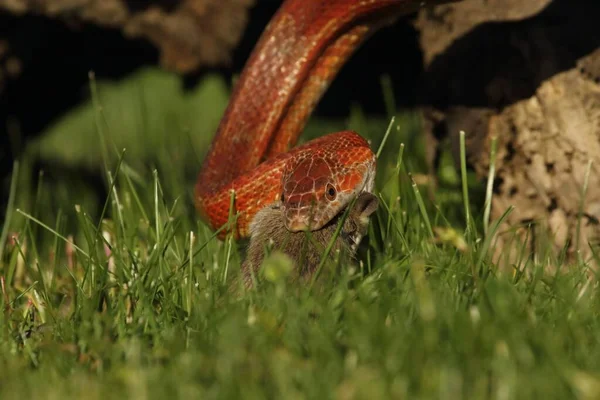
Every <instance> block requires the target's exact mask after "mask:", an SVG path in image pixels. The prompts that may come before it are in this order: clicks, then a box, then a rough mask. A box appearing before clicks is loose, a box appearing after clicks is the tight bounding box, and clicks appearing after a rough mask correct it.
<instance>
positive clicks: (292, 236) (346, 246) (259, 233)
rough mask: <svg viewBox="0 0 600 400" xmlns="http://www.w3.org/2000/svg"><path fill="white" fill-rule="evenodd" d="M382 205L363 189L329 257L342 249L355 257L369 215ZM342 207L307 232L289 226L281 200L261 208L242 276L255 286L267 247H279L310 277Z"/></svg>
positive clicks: (253, 224)
mask: <svg viewBox="0 0 600 400" xmlns="http://www.w3.org/2000/svg"><path fill="white" fill-rule="evenodd" d="M378 205H379V201H378V199H377V197H376V196H375V195H373V194H371V193H368V192H364V193H361V194H360V195H359V196H358V198H357V199H356V201H355V203H354V205H353V206H352V210H351V211H350V213H349V214H348V217H347V218H346V220H345V221H344V224H343V226H342V229H341V231H340V234H339V236H338V237H337V238H336V240H335V242H334V245H333V247H332V249H331V251H330V253H329V257H330V258H333V256H334V255H335V254H336V253H337V252H338V251H340V252H341V253H342V254H343V255H344V256H346V257H348V259H352V258H353V257H354V254H355V252H356V249H357V247H358V244H359V242H360V240H361V239H362V237H363V236H364V235H365V234H366V233H367V230H368V227H369V218H370V216H371V215H372V214H373V213H374V212H375V210H376V209H377V207H378ZM343 214H344V212H343V211H342V212H341V213H340V214H338V215H337V216H336V217H335V218H334V219H333V220H331V221H330V222H329V223H328V224H327V225H325V226H324V227H323V228H321V229H319V230H316V231H312V232H310V233H308V232H290V231H288V230H287V229H286V227H285V225H284V222H283V216H282V214H281V210H280V208H279V205H278V204H273V205H271V206H268V207H265V208H264V209H262V210H261V211H259V212H258V213H257V214H256V216H255V217H254V219H253V220H252V222H251V224H250V243H249V245H248V250H247V253H246V259H245V260H244V262H243V264H242V276H243V279H244V284H245V286H246V287H252V285H253V276H252V275H254V277H256V278H258V276H259V271H260V266H261V264H262V261H263V259H264V257H265V250H267V249H268V250H267V251H273V250H280V251H282V252H284V253H285V254H287V255H288V256H289V257H290V258H291V259H292V260H293V262H294V264H295V268H296V270H295V275H296V276H300V277H301V278H310V277H311V276H312V274H313V273H314V272H315V271H316V269H317V267H318V266H319V264H320V262H321V257H322V255H323V254H324V252H325V249H326V248H327V246H328V245H329V242H330V240H331V239H332V237H333V236H334V234H335V231H336V229H337V227H338V222H339V221H340V218H341V217H342V215H343Z"/></svg>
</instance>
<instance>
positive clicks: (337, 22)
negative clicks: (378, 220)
mask: <svg viewBox="0 0 600 400" xmlns="http://www.w3.org/2000/svg"><path fill="white" fill-rule="evenodd" d="M442 1H443V0H442ZM438 2H439V1H438ZM421 5H423V1H416V0H286V1H284V3H283V4H282V5H281V7H280V8H279V10H278V11H277V13H276V14H275V16H274V17H273V18H272V20H271V21H270V23H269V24H268V26H267V27H266V29H265V31H264V32H263V34H262V36H261V38H260V40H259V42H258V43H257V45H256V47H255V48H254V50H253V52H252V54H251V56H250V58H249V60H248V61H247V63H246V66H245V67H244V70H243V71H242V74H241V75H240V78H239V80H238V82H237V84H236V86H235V88H234V91H233V93H232V97H231V100H230V102H229V105H228V107H227V109H226V111H225V114H224V116H223V119H222V120H221V123H220V125H219V128H218V130H217V133H216V135H215V137H214V139H213V141H212V144H211V147H210V149H209V151H208V154H207V156H206V158H205V160H204V163H203V165H202V168H201V170H200V173H199V176H198V180H197V184H196V207H197V209H198V211H199V212H200V214H201V215H202V216H203V217H204V219H205V220H207V221H208V223H209V224H210V226H211V227H212V228H213V229H219V228H221V227H222V226H223V225H224V224H226V223H227V221H228V219H229V215H230V208H231V207H230V204H231V203H230V202H231V198H232V197H231V196H232V190H233V193H234V200H235V203H234V206H235V209H234V212H236V213H239V215H238V218H237V222H236V228H235V230H234V231H233V233H234V236H235V237H236V238H240V237H242V238H243V237H247V236H248V235H249V224H250V222H251V221H252V218H253V217H254V215H255V214H256V213H257V212H258V211H259V210H260V209H261V208H263V207H265V206H267V205H269V204H272V203H274V202H280V203H281V205H282V209H283V215H284V219H285V223H286V227H288V229H290V230H291V231H299V230H302V229H307V228H308V229H313V230H314V229H319V228H320V227H322V226H323V225H324V224H325V223H327V222H328V221H329V220H330V219H331V218H332V217H333V216H334V215H335V214H337V213H338V212H339V211H341V210H342V209H343V208H344V207H345V206H346V205H347V204H348V202H349V201H350V200H351V199H352V197H353V196H354V195H356V194H358V193H360V192H361V191H364V190H366V191H371V190H372V188H373V181H374V175H375V155H374V154H373V152H372V151H371V149H370V148H369V145H368V143H367V141H366V140H364V139H363V138H362V137H360V136H359V135H358V134H357V133H355V132H352V131H344V132H337V133H333V134H329V135H325V136H323V137H320V138H318V139H315V140H313V141H310V142H308V143H306V144H304V145H302V146H298V147H295V148H292V147H293V146H294V145H295V144H296V142H297V140H298V137H299V135H300V133H301V131H302V129H303V128H304V126H305V124H306V121H307V119H308V117H309V116H310V113H311V112H312V110H313V109H314V107H315V106H316V104H317V102H318V101H319V99H320V98H321V96H322V95H323V93H324V92H325V90H326V89H327V87H328V86H329V84H330V83H331V81H332V80H333V78H334V77H335V75H336V74H337V72H338V71H339V69H340V68H341V67H342V65H343V64H344V63H345V62H346V60H347V59H348V58H349V57H350V55H351V54H352V53H353V51H354V50H355V49H356V48H357V47H358V46H359V45H360V43H362V42H363V41H364V40H365V39H366V37H367V36H368V35H369V34H370V33H372V32H373V31H374V30H376V29H377V28H378V27H380V26H382V25H383V24H384V23H386V22H390V21H391V20H392V19H393V18H395V17H397V16H399V15H402V14H406V13H408V12H412V11H414V10H416V9H418V7H419V6H421ZM290 148H292V149H291V150H289V149H290ZM226 232H227V231H226V230H223V231H222V232H221V233H220V235H219V237H220V238H223V237H224V236H225V234H226Z"/></svg>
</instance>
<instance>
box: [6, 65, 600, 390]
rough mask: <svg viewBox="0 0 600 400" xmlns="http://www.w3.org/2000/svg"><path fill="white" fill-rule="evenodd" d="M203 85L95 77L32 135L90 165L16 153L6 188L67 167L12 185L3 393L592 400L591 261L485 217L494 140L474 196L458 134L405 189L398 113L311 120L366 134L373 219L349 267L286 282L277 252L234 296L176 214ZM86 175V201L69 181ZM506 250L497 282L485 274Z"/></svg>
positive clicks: (226, 253)
mask: <svg viewBox="0 0 600 400" xmlns="http://www.w3.org/2000/svg"><path fill="white" fill-rule="evenodd" d="M207 79H209V78H207ZM210 79H211V81H210V82H209V83H207V82H200V83H199V85H198V88H196V89H193V90H192V89H191V91H190V93H187V94H183V93H179V92H177V89H176V88H177V85H176V84H175V83H176V81H174V80H173V79H172V78H171V77H168V76H165V75H164V73H162V72H161V73H158V72H157V73H156V74H153V73H151V72H148V71H146V73H144V74H143V76H142V77H141V78H140V76H133V77H131V78H130V81H128V82H123V83H122V84H119V85H115V86H110V85H106V84H103V83H102V82H95V81H93V82H92V83H91V84H92V87H91V88H92V93H93V99H92V101H91V102H90V103H89V104H87V105H84V106H82V107H81V109H80V110H79V114H78V113H75V114H73V115H70V116H69V117H66V118H65V120H64V121H62V122H60V121H59V122H58V123H57V126H55V127H53V128H52V129H51V132H50V133H51V134H52V135H55V134H58V133H60V135H70V136H71V137H77V138H80V136H84V137H85V134H84V133H85V132H87V130H88V129H89V127H90V126H95V127H96V129H97V131H91V132H89V134H88V136H87V139H86V140H87V141H89V142H90V143H95V145H94V146H92V149H91V150H87V151H89V153H86V152H85V150H84V149H85V148H84V147H78V146H80V145H81V142H76V141H73V142H72V143H71V142H69V141H65V140H64V137H63V136H61V137H57V138H55V139H52V140H51V139H48V138H44V139H41V140H42V141H44V140H48V141H46V142H44V143H47V144H52V143H54V145H55V146H54V147H52V146H49V147H44V149H45V150H44V152H43V153H41V152H35V151H31V152H27V153H26V154H25V156H24V157H23V159H22V160H19V165H20V166H22V168H20V170H19V171H18V175H19V176H20V177H23V176H25V175H27V174H31V176H36V175H37V172H36V171H34V170H31V165H34V163H35V162H36V161H37V160H38V159H37V158H36V157H42V158H44V159H45V160H48V159H50V160H51V159H54V158H53V157H55V158H60V157H65V159H68V162H67V165H70V164H72V165H73V167H72V168H73V170H72V171H71V173H70V174H61V173H59V172H57V171H55V170H53V169H52V164H51V163H50V164H49V165H47V166H46V168H45V172H44V174H43V175H42V174H40V175H38V176H39V177H40V178H41V177H43V179H37V181H36V180H31V181H27V180H22V179H19V180H17V179H16V175H17V172H16V171H15V172H14V173H13V179H12V181H11V185H12V184H14V185H15V186H14V188H13V189H11V196H14V201H13V200H11V201H10V204H11V206H10V208H11V209H9V210H8V212H7V216H9V218H7V220H6V221H5V223H4V226H3V228H2V232H3V233H2V241H0V243H2V245H3V249H2V251H3V253H0V254H2V256H1V257H0V290H1V295H0V310H1V311H0V398H2V399H13V398H14V399H17V398H18V399H22V398H33V397H43V398H52V397H60V398H81V397H84V396H85V397H86V398H102V397H108V396H110V397H140V398H142V397H143V398H167V397H185V398H193V397H195V398H236V399H237V398H440V397H443V398H469V399H471V398H473V399H478V398H508V399H512V398H560V399H569V398H574V399H577V398H586V399H587V398H590V399H591V398H598V397H600V361H599V360H600V340H599V339H598V338H599V337H600V335H599V332H600V316H599V314H598V312H597V310H598V309H599V306H600V298H599V296H598V293H599V291H598V285H597V284H596V282H595V280H592V278H590V274H589V265H587V264H586V262H584V260H575V261H574V262H572V263H569V264H560V265H559V266H560V267H561V268H554V269H553V268H548V266H549V265H551V264H554V263H556V262H561V263H565V261H564V256H561V255H560V254H559V255H558V256H555V255H553V254H552V253H551V249H550V248H541V249H537V250H538V252H537V253H531V251H530V250H529V249H528V248H527V247H526V246H525V245H524V242H522V241H519V240H517V235H516V233H515V232H511V231H503V230H501V229H500V227H501V226H503V225H502V222H503V221H504V220H505V219H506V218H507V217H508V215H509V213H510V212H511V210H512V209H511V208H509V209H507V210H506V212H505V213H504V215H502V216H501V217H500V218H498V219H491V220H489V219H490V204H491V200H492V196H491V194H492V192H491V189H490V188H491V184H492V183H493V179H494V174H495V172H494V170H495V167H494V165H495V164H494V154H495V150H494V149H495V146H494V145H493V146H492V155H491V163H490V173H489V176H488V183H487V186H485V183H481V184H480V185H479V186H476V185H473V181H472V180H471V181H467V171H466V160H465V148H464V134H463V135H461V168H460V171H454V173H456V176H457V177H460V178H462V179H459V178H456V179H455V182H454V183H452V182H451V183H450V184H448V183H446V184H443V185H439V186H438V187H437V188H436V190H435V196H433V197H430V196H422V195H421V190H420V188H421V187H424V186H426V185H428V184H430V182H431V181H430V180H427V179H426V176H427V175H426V173H427V170H426V168H425V166H426V163H425V155H424V152H423V147H424V144H423V142H422V137H421V136H420V135H419V132H420V127H419V124H418V118H416V117H415V116H410V115H399V116H396V118H395V119H392V122H391V123H390V118H391V117H392V115H389V116H386V118H377V117H367V116H366V115H364V114H362V113H361V112H360V110H358V111H356V112H355V113H354V114H353V115H351V116H350V118H349V120H348V121H349V122H346V120H342V119H340V120H337V119H316V118H315V119H313V120H312V121H311V122H310V124H309V125H308V127H307V130H306V135H305V138H310V137H314V136H317V135H320V134H323V132H328V131H335V130H342V129H358V127H362V129H358V130H359V132H360V133H361V134H363V135H365V137H367V138H368V139H369V140H371V142H378V141H380V143H381V146H380V148H379V150H378V162H377V164H378V173H377V183H376V190H377V191H378V193H377V195H378V197H379V200H380V207H379V209H378V211H377V212H376V213H375V214H374V215H373V217H372V220H371V225H370V228H369V235H368V236H367V237H366V238H365V239H364V240H363V242H362V244H361V246H360V248H359V251H358V254H357V261H356V263H355V264H343V263H341V262H340V261H339V260H332V261H331V263H332V265H331V266H332V268H333V267H336V266H337V267H339V268H338V270H339V271H338V273H337V274H336V275H335V276H333V277H332V276H330V275H327V274H325V273H323V274H321V275H320V276H317V275H315V280H314V281H313V282H311V283H310V284H306V285H299V284H297V283H296V284H294V283H290V282H288V280H287V279H285V278H286V276H288V274H289V269H290V263H289V260H288V259H286V258H285V257H283V256H281V254H276V253H273V254H271V256H270V257H267V259H266V260H265V264H266V268H267V271H266V272H267V274H266V275H267V278H268V279H265V280H262V281H261V284H260V285H259V286H258V287H256V288H255V289H252V290H248V291H246V290H243V289H242V290H231V289H232V286H234V289H235V288H236V287H237V286H235V285H237V284H238V283H239V278H240V264H241V261H242V260H243V253H244V250H243V249H244V247H243V243H236V242H235V241H234V240H233V239H232V238H231V236H229V237H228V238H227V239H226V240H224V241H219V240H217V239H216V235H217V233H216V232H213V231H211V230H210V229H209V228H208V227H207V226H206V225H205V224H204V223H202V222H201V221H199V219H198V216H197V214H196V211H195V210H194V206H193V204H194V203H193V187H194V179H195V174H196V172H197V169H198V168H199V163H198V155H202V154H204V153H205V151H206V146H207V145H208V143H209V141H210V136H209V133H210V134H212V132H214V130H213V129H212V128H211V129H210V130H209V129H208V128H206V127H205V126H203V125H202V124H201V123H200V122H199V121H202V120H206V121H213V122H214V123H216V122H218V119H219V118H220V112H221V111H222V109H221V108H219V107H216V106H215V105H214V100H213V99H214V98H219V99H226V97H227V92H226V91H225V89H224V88H225V87H226V86H225V85H224V84H223V85H222V84H221V83H219V82H217V81H215V80H214V77H211V78H210ZM140 85H141V86H142V87H143V89H144V90H140ZM382 85H383V87H384V90H387V92H386V94H385V98H386V104H388V112H389V113H390V114H391V113H392V112H393V111H394V107H393V105H394V99H393V92H392V91H391V84H390V82H389V80H385V79H384V80H383V82H382ZM386 88H387V89H386ZM114 91H116V92H117V93H118V94H119V95H118V96H117V95H115V92H114ZM152 93H164V96H165V99H161V96H152V95H151V94H152ZM182 97H186V99H185V100H183V99H182ZM103 99H110V101H105V100H103ZM161 101H162V102H161ZM113 102H116V104H117V105H115V104H113ZM171 104H177V107H178V108H177V110H174V109H173V108H170V105H171ZM192 105H193V107H192ZM211 107H212V108H211ZM140 110H142V111H143V112H140ZM181 110H195V111H194V112H191V111H190V112H187V111H185V112H183V111H181ZM206 110H209V111H210V112H207V113H205V111H206ZM92 111H93V112H92ZM196 118H198V121H196V120H195V119H196ZM394 121H398V123H397V124H395V123H394ZM123 127H127V129H123ZM386 127H387V128H388V130H387V133H386V139H385V140H383V139H382V135H381V133H382V132H386ZM167 128H168V129H169V136H168V139H167V138H166V136H164V131H165V130H166V129H167ZM204 129H206V131H204ZM142 130H144V135H147V137H146V138H145V139H144V140H139V138H138V137H137V136H135V134H137V132H140V131H142ZM202 132H204V133H202ZM207 132H209V133H207ZM129 133H131V134H133V136H132V137H129V138H128V137H127V135H128V134H129ZM78 135H80V136H78ZM43 136H44V135H42V137H43ZM191 138H192V139H191ZM59 139H61V140H59ZM54 140H55V141H54ZM82 140H83V139H82ZM128 140H129V141H128ZM191 141H193V144H192V145H190V142H191ZM157 142H160V143H163V145H162V146H156V145H155V143H157ZM58 143H62V147H61V146H59V145H58ZM378 143H379V142H378ZM384 143H385V145H384ZM404 143H406V146H405V145H404ZM69 146H73V147H76V150H74V149H73V148H70V147H69ZM140 146H147V147H148V148H147V149H140V148H139V147H140ZM124 148H127V152H125V151H116V150H114V149H124ZM51 149H55V150H54V152H53V151H51ZM111 149H112V150H111ZM405 150H406V151H405ZM98 151H100V152H102V153H103V154H102V155H101V157H98V154H96V153H97V152H98ZM109 152H111V153H110V154H109ZM75 153H77V154H76V156H74V154H75ZM46 157H49V158H46ZM442 159H443V160H444V159H446V158H442ZM78 160H79V161H78ZM90 160H98V161H97V162H96V163H95V164H94V163H91V161H90ZM78 163H81V164H78ZM451 165H452V164H451V163H447V164H445V165H443V166H442V170H444V171H445V173H447V172H448V170H449V169H450V168H452V166H451ZM84 166H85V167H84ZM15 170H16V168H15ZM84 170H86V171H88V172H87V173H92V172H93V173H94V174H96V175H97V176H98V177H99V178H100V179H99V180H98V181H99V182H101V183H102V185H103V186H102V188H101V190H98V189H97V188H92V187H90V185H89V184H86V182H82V181H84V180H85V179H81V178H80V175H82V174H83V171H84ZM588 170H589V169H588ZM89 171H92V172H89ZM448 176H453V175H452V174H448ZM585 181H586V182H587V178H586V179H585ZM17 182H18V184H17ZM469 182H470V183H469ZM417 183H418V185H417ZM478 191H481V192H482V193H486V197H485V198H486V201H485V206H484V207H483V210H484V211H483V212H482V213H479V212H477V210H478V209H479V207H478V205H477V204H476V202H475V201H474V198H475V197H476V196H474V195H473V194H474V193H477V192H478ZM469 194H471V199H469ZM584 197H585V188H583V190H582V202H583V199H584ZM232 201H233V197H232ZM582 204H583V203H582ZM462 210H464V213H463V212H462ZM230 217H231V218H230V219H232V220H233V219H234V218H235V215H233V214H232V215H230ZM465 218H466V220H465ZM488 220H489V221H488ZM224 228H226V226H224V227H223V229H224ZM524 228H526V227H524ZM478 229H479V230H483V235H481V236H480V238H478V231H477V230H478ZM535 233H536V234H537V233H538V232H537V231H536V232H535ZM527 234H529V231H527ZM500 236H501V237H502V239H504V240H503V242H504V245H505V246H507V247H506V249H505V251H503V252H502V253H503V254H500V257H499V258H498V257H495V256H494V255H497V251H496V250H497V248H496V246H497V239H498V237H500ZM577 240H578V241H581V240H582V238H578V239H577ZM579 244H580V245H581V246H583V245H584V243H579ZM509 251H510V252H511V253H514V254H516V255H517V257H516V261H513V262H514V264H513V265H509V266H508V267H509V268H512V271H514V273H512V274H503V273H499V272H500V268H501V266H502V265H503V262H504V261H503V260H505V259H506V260H508V259H509V258H508V257H507V256H506V253H508V252H509ZM495 258H497V259H495ZM328 262H329V261H328ZM338 264H340V265H338ZM554 266H556V265H554ZM328 267H329V265H325V264H323V265H321V266H319V268H320V269H322V270H323V271H325V270H326V269H325V268H327V271H329V268H328ZM505 267H506V266H505ZM558 270H560V273H559V272H558ZM326 276H327V277H326Z"/></svg>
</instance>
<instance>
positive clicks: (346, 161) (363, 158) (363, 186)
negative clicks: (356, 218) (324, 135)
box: [281, 146, 375, 232]
mask: <svg viewBox="0 0 600 400" xmlns="http://www.w3.org/2000/svg"><path fill="white" fill-rule="evenodd" d="M374 181H375V155H374V154H373V152H372V151H371V149H370V148H369V147H368V146H356V147H345V148H342V149H339V148H338V149H322V150H317V151H312V152H306V153H305V152H302V153H299V154H297V155H296V156H295V157H293V158H292V159H290V160H289V162H288V163H287V165H286V167H285V169H284V172H283V175H282V195H281V208H282V215H283V219H284V223H285V226H286V228H287V229H288V230H289V231H291V232H298V231H304V230H310V231H314V230H318V229H321V228H322V227H323V226H324V225H326V224H327V223H328V222H329V221H331V220H332V219H333V218H334V217H335V216H336V215H338V214H339V213H340V211H342V210H343V209H345V208H346V207H347V206H348V205H349V204H350V202H351V201H352V200H353V199H354V198H355V197H356V196H358V195H359V194H360V193H362V192H365V191H366V192H371V191H372V190H373V186H374Z"/></svg>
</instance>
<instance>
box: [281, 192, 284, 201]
mask: <svg viewBox="0 0 600 400" xmlns="http://www.w3.org/2000/svg"><path fill="white" fill-rule="evenodd" d="M284 201H285V195H284V194H283V193H281V202H282V203H283V202H284Z"/></svg>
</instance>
